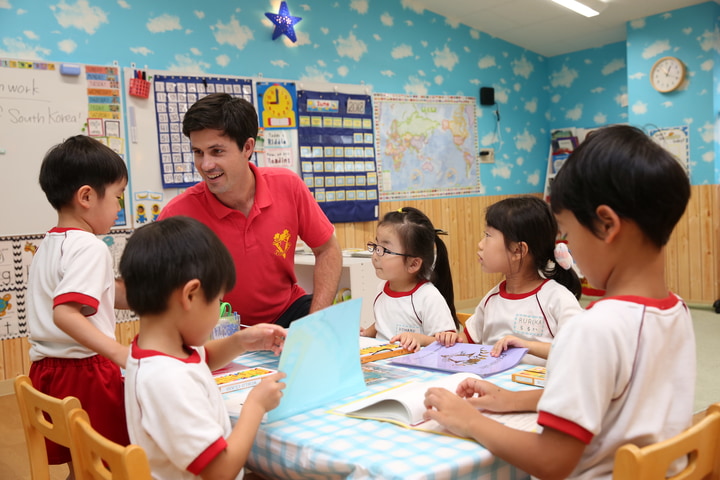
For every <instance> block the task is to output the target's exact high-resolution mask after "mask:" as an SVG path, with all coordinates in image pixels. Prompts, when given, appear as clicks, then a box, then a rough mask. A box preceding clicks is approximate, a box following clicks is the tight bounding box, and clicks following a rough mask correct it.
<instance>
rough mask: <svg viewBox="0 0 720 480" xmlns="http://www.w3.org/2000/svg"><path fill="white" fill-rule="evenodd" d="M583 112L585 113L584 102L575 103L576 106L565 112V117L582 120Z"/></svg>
mask: <svg viewBox="0 0 720 480" xmlns="http://www.w3.org/2000/svg"><path fill="white" fill-rule="evenodd" d="M582 114H583V104H582V103H578V104H577V105H575V108H571V109H570V110H568V111H567V112H565V118H567V119H568V120H574V121H577V120H580V118H581V117H582Z"/></svg>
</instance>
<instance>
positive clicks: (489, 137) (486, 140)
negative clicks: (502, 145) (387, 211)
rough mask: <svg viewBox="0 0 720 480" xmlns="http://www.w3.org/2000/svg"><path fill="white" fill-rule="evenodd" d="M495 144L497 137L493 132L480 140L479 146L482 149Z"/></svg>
mask: <svg viewBox="0 0 720 480" xmlns="http://www.w3.org/2000/svg"><path fill="white" fill-rule="evenodd" d="M495 142H497V135H496V134H495V132H491V133H488V134H486V135H484V136H483V137H482V138H481V139H480V145H482V146H483V147H487V146H488V145H492V144H493V143H495Z"/></svg>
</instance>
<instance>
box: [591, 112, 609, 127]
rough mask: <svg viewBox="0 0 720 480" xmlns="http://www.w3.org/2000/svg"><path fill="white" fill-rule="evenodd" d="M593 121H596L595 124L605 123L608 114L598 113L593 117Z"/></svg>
mask: <svg viewBox="0 0 720 480" xmlns="http://www.w3.org/2000/svg"><path fill="white" fill-rule="evenodd" d="M593 122H595V125H605V124H606V123H607V115H605V114H604V113H596V114H595V116H594V117H593Z"/></svg>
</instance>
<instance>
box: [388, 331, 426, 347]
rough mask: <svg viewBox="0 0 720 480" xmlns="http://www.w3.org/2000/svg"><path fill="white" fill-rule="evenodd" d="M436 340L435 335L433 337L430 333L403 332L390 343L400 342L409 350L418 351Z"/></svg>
mask: <svg viewBox="0 0 720 480" xmlns="http://www.w3.org/2000/svg"><path fill="white" fill-rule="evenodd" d="M434 341H435V337H431V336H430V335H425V334H422V333H410V332H403V333H401V334H400V335H395V336H394V337H392V338H391V339H390V343H395V342H398V343H400V345H402V346H403V348H404V349H405V350H409V351H411V352H417V351H418V350H420V347H424V346H426V345H430V344H431V343H433V342H434Z"/></svg>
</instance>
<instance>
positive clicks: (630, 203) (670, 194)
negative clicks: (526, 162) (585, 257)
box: [550, 125, 690, 248]
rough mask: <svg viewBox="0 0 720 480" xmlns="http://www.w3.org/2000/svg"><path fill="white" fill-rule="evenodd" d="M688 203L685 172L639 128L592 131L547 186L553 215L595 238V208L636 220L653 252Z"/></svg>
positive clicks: (625, 127)
mask: <svg viewBox="0 0 720 480" xmlns="http://www.w3.org/2000/svg"><path fill="white" fill-rule="evenodd" d="M689 199H690V181H689V179H688V175H687V173H686V172H685V169H684V168H683V167H682V166H681V165H680V163H679V162H678V161H677V160H676V159H675V157H673V155H672V154H670V152H668V151H667V150H665V149H664V148H663V147H662V146H660V145H659V144H658V143H657V142H655V141H654V140H653V139H652V138H650V137H649V136H648V135H646V134H645V133H644V132H643V131H642V130H640V129H639V128H636V127H632V126H629V125H612V126H609V127H603V128H600V129H598V130H595V131H594V132H591V133H590V134H589V135H588V136H587V138H586V139H585V141H583V142H582V143H581V144H580V145H579V146H578V147H577V148H576V149H575V151H573V153H572V154H571V155H570V157H569V158H568V159H567V160H566V161H565V163H564V164H563V167H562V168H561V169H560V171H559V172H558V174H557V176H556V177H555V180H554V181H553V184H552V191H551V195H550V203H551V205H552V209H553V211H554V212H556V213H557V212H560V211H562V210H569V211H571V212H572V213H573V215H575V217H576V218H577V220H578V222H579V223H580V224H581V225H583V226H584V227H586V228H588V229H589V230H590V231H592V232H593V233H594V234H595V235H599V230H598V229H599V228H600V225H599V222H598V217H597V213H596V211H597V208H598V206H600V205H607V206H609V207H610V208H612V209H613V210H614V211H615V213H617V215H618V216H619V217H620V218H626V219H629V220H632V221H633V222H635V223H636V224H637V225H638V227H639V228H640V229H641V230H642V232H643V233H644V234H645V235H646V236H647V238H648V239H649V240H650V241H651V242H652V243H653V244H654V245H656V246H657V247H658V248H661V247H662V246H664V245H665V244H666V243H667V242H668V240H669V239H670V234H671V233H672V231H673V228H675V225H676V224H677V222H678V221H679V220H680V218H681V217H682V215H683V213H684V212H685V208H686V206H687V203H688V200H689Z"/></svg>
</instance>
